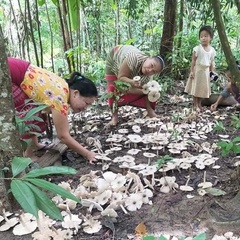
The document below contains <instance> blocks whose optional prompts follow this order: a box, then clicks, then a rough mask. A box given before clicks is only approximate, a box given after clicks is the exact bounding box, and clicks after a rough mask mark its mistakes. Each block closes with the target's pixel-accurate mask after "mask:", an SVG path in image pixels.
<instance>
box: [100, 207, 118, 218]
mask: <svg viewBox="0 0 240 240" xmlns="http://www.w3.org/2000/svg"><path fill="white" fill-rule="evenodd" d="M101 215H102V216H108V217H110V218H116V217H117V216H118V214H117V212H116V211H115V210H114V209H113V208H109V207H107V208H106V209H104V210H103V211H102V212H101Z"/></svg>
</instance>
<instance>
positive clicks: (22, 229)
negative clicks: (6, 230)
mask: <svg viewBox="0 0 240 240" xmlns="http://www.w3.org/2000/svg"><path fill="white" fill-rule="evenodd" d="M36 228H37V221H28V222H24V223H20V224H18V225H16V226H15V227H14V228H13V234H14V235H18V236H21V235H25V234H29V233H32V232H34V231H35V229H36Z"/></svg>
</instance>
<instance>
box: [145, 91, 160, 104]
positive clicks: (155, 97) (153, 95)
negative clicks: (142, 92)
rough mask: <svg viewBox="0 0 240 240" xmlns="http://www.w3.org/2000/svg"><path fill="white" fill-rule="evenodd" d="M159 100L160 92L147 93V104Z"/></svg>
mask: <svg viewBox="0 0 240 240" xmlns="http://www.w3.org/2000/svg"><path fill="white" fill-rule="evenodd" d="M159 98H160V92H157V91H150V92H149V93H148V100H149V102H156V101H157V100H158V99H159Z"/></svg>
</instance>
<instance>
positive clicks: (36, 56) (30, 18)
mask: <svg viewBox="0 0 240 240" xmlns="http://www.w3.org/2000/svg"><path fill="white" fill-rule="evenodd" d="M26 4H27V14H28V22H29V27H30V35H31V38H32V43H33V47H34V53H35V58H36V64H37V66H39V58H38V49H37V43H36V39H35V37H34V29H33V24H32V15H31V12H32V10H31V7H30V3H29V1H26Z"/></svg>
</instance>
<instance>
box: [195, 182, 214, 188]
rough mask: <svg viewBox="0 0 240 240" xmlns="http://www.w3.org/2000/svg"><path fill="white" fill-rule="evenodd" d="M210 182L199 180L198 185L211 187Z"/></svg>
mask: <svg viewBox="0 0 240 240" xmlns="http://www.w3.org/2000/svg"><path fill="white" fill-rule="evenodd" d="M212 185H213V184H212V183H211V182H201V183H199V184H198V187H201V188H209V187H212Z"/></svg>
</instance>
